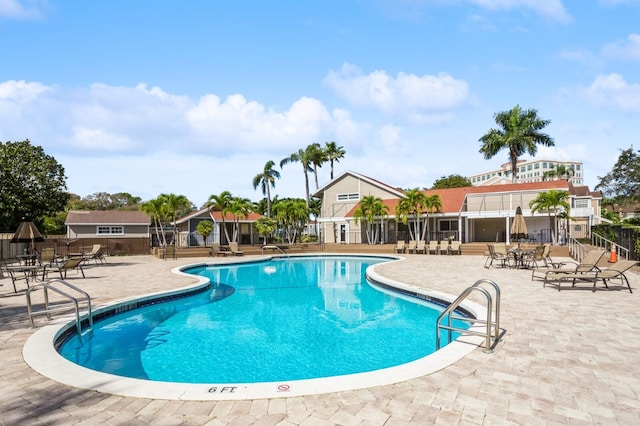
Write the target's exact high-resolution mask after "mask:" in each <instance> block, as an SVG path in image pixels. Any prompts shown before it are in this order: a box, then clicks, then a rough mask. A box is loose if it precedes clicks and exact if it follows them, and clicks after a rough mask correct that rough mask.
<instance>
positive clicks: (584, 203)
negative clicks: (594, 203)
mask: <svg viewBox="0 0 640 426" xmlns="http://www.w3.org/2000/svg"><path fill="white" fill-rule="evenodd" d="M588 207H589V200H576V202H575V208H577V209H586V208H588Z"/></svg>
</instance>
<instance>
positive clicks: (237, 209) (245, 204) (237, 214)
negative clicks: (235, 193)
mask: <svg viewBox="0 0 640 426" xmlns="http://www.w3.org/2000/svg"><path fill="white" fill-rule="evenodd" d="M252 211H253V203H252V202H251V200H249V199H248V198H240V197H234V198H233V199H232V201H231V205H230V206H229V212H230V213H231V214H232V215H233V237H232V241H235V242H237V243H239V242H240V241H238V240H239V237H240V219H246V218H247V217H249V213H251V212H252Z"/></svg>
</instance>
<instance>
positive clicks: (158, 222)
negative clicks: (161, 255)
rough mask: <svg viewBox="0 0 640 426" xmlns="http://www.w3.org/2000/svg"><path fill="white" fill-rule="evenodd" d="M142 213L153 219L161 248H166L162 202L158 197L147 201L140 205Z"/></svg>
mask: <svg viewBox="0 0 640 426" xmlns="http://www.w3.org/2000/svg"><path fill="white" fill-rule="evenodd" d="M140 211H141V212H143V213H146V214H147V215H149V217H151V220H152V221H153V226H154V228H155V230H156V235H157V236H158V243H159V244H160V246H161V247H166V245H167V239H166V237H165V235H164V227H163V225H162V219H163V218H162V200H161V199H160V198H159V197H158V198H154V199H152V200H149V201H146V202H144V203H142V204H141V205H140Z"/></svg>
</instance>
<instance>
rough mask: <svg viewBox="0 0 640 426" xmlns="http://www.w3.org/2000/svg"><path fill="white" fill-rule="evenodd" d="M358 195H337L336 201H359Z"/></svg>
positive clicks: (355, 193) (354, 193)
mask: <svg viewBox="0 0 640 426" xmlns="http://www.w3.org/2000/svg"><path fill="white" fill-rule="evenodd" d="M359 199H360V194H358V193H357V192H351V193H348V194H338V201H351V200H359Z"/></svg>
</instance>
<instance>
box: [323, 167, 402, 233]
mask: <svg viewBox="0 0 640 426" xmlns="http://www.w3.org/2000/svg"><path fill="white" fill-rule="evenodd" d="M339 194H358V197H357V199H354V200H344V201H342V200H338V195H339ZM367 195H373V196H374V197H380V198H382V199H383V200H384V199H389V198H396V197H397V195H396V194H393V193H391V192H389V191H387V190H385V189H384V188H381V187H379V186H376V185H373V184H371V183H370V182H368V181H366V180H363V179H360V178H358V177H356V176H353V175H349V174H346V175H344V176H343V177H342V178H341V179H336V180H335V181H334V182H333V183H332V184H331V185H330V186H328V187H327V188H326V190H325V191H324V193H323V195H322V208H321V212H320V218H319V220H318V221H319V222H320V226H319V228H320V230H321V234H322V235H321V238H322V239H323V241H325V242H327V243H337V242H343V243H349V244H357V243H361V242H363V241H365V242H366V234H364V233H363V229H362V223H356V221H355V220H353V218H345V216H346V215H347V213H348V212H349V211H350V210H351V209H352V208H354V207H355V206H356V205H357V204H358V202H359V201H360V199H362V197H364V196H367ZM390 213H391V214H393V212H390ZM385 240H387V234H386V232H385Z"/></svg>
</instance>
